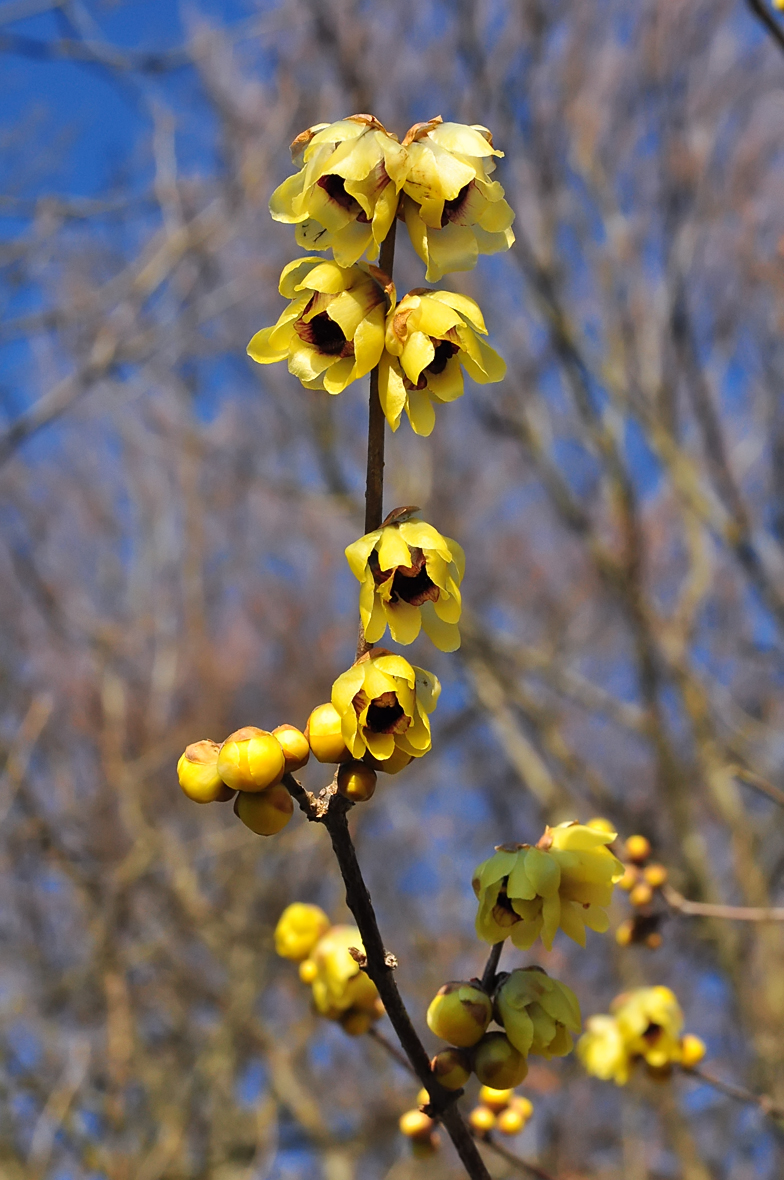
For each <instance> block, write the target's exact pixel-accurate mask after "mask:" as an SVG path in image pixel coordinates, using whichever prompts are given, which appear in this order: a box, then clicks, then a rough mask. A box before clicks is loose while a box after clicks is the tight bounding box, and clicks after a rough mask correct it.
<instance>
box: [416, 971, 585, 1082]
mask: <svg viewBox="0 0 784 1180" xmlns="http://www.w3.org/2000/svg"><path fill="white" fill-rule="evenodd" d="M490 986H491V990H490V991H486V990H485V988H484V987H483V985H482V983H481V981H480V980H478V979H472V980H469V981H463V980H459V981H453V982H450V983H445V984H444V986H443V987H442V988H441V989H440V990H439V991H438V993H437V994H436V996H435V997H434V999H433V1001H432V1003H431V1004H430V1007H429V1008H428V1010H427V1023H428V1027H429V1028H430V1030H431V1032H434V1033H435V1035H436V1036H437V1037H440V1038H441V1039H442V1040H444V1041H448V1042H449V1044H450V1048H448V1049H442V1050H441V1052H440V1053H437V1054H436V1056H435V1057H434V1058H433V1060H432V1061H431V1063H430V1064H431V1068H432V1070H433V1072H434V1074H435V1075H436V1077H437V1078H438V1080H439V1082H440V1083H441V1085H442V1086H443V1087H444V1088H445V1089H446V1090H459V1089H460V1088H461V1087H462V1086H464V1085H465V1083H466V1082H467V1081H468V1078H469V1077H470V1075H471V1073H475V1074H476V1076H477V1078H478V1079H479V1081H480V1082H481V1083H482V1085H483V1086H489V1087H491V1088H492V1089H494V1090H508V1089H514V1087H515V1086H519V1085H520V1083H521V1082H522V1081H524V1079H525V1077H526V1075H527V1073H528V1055H529V1053H536V1054H539V1055H540V1056H542V1057H546V1058H550V1057H564V1056H565V1055H566V1054H567V1053H569V1052H571V1049H572V1037H571V1034H572V1033H573V1032H574V1033H577V1032H579V1031H580V1029H581V1028H582V1024H581V1020H580V1006H579V1004H578V1002H577V997H576V996H575V994H574V992H572V991H571V990H570V989H569V988H568V987H566V985H565V984H563V983H559V982H558V980H556V979H552V978H551V977H550V976H549V975H548V974H547V972H546V971H544V970H543V969H542V968H541V967H520V968H517V969H516V970H514V971H512V972H502V973H501V974H499V975H497V976H495V978H494V979H493V981H492V984H491V985H490ZM492 1021H495V1023H496V1024H498V1025H499V1026H500V1029H492V1030H491V1031H490V1032H488V1031H487V1030H488V1027H489V1025H490V1024H491V1022H492Z"/></svg>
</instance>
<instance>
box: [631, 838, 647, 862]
mask: <svg viewBox="0 0 784 1180" xmlns="http://www.w3.org/2000/svg"><path fill="white" fill-rule="evenodd" d="M626 855H627V857H628V858H629V860H633V861H634V862H635V863H637V864H639V863H640V862H641V861H644V860H647V859H648V857H649V856H650V855H651V843H650V840H647V839H646V838H645V836H630V837H629V839H628V840H627V841H626Z"/></svg>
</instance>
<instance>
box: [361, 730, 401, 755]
mask: <svg viewBox="0 0 784 1180" xmlns="http://www.w3.org/2000/svg"><path fill="white" fill-rule="evenodd" d="M362 736H363V738H364V741H365V745H366V746H367V748H368V749H369V750H370V753H371V754H372V755H373V757H374V758H378V760H379V762H385V761H386V759H387V758H391V757H392V755H393V754H394V752H395V735H394V734H393V733H371V731H370V730H369V729H366V730H365V731H364V732H363V734H362Z"/></svg>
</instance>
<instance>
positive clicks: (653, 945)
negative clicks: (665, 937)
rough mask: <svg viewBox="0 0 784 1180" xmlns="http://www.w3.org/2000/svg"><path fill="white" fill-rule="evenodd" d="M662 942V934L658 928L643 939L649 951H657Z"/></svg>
mask: <svg viewBox="0 0 784 1180" xmlns="http://www.w3.org/2000/svg"><path fill="white" fill-rule="evenodd" d="M661 944H662V936H661V934H659V932H658V930H653V931H651V933H650V934H649V935H647V937H646V939H645V945H646V946H647V947H648V949H649V950H651V951H657V950H658V949H659V947H660V946H661Z"/></svg>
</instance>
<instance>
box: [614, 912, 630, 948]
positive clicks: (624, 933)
mask: <svg viewBox="0 0 784 1180" xmlns="http://www.w3.org/2000/svg"><path fill="white" fill-rule="evenodd" d="M633 940H634V919H633V918H626V920H625V921H623V922H621V924H620V926H619V927H618V929H617V930H616V931H615V941H616V942H617V943H618V946H629V945H630V944H631V943H632V942H633Z"/></svg>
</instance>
